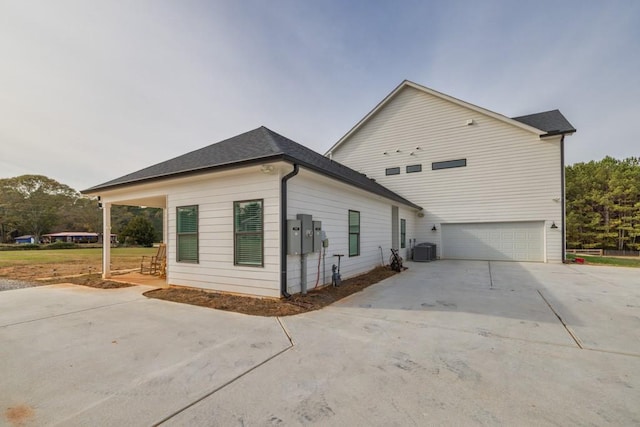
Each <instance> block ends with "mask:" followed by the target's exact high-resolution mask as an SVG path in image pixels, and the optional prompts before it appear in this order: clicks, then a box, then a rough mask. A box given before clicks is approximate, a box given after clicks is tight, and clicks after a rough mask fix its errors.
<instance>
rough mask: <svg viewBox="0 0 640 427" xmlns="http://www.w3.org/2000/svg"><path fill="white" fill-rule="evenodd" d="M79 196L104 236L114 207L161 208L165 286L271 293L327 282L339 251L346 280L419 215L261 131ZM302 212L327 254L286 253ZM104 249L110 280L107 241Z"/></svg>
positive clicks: (385, 252) (383, 253)
mask: <svg viewBox="0 0 640 427" xmlns="http://www.w3.org/2000/svg"><path fill="white" fill-rule="evenodd" d="M84 193H86V194H89V195H95V196H100V198H101V202H102V206H103V215H104V233H105V234H107V233H110V228H111V227H110V222H111V206H112V205H119V204H121V205H139V206H150V207H158V208H163V209H164V212H165V213H164V218H165V221H164V224H165V225H164V228H165V230H164V233H163V235H164V236H165V239H166V241H165V243H166V244H167V279H166V280H167V283H168V284H171V285H184V286H192V287H199V288H208V289H215V290H219V291H226V292H234V293H243V294H251V295H257V296H271V297H279V296H281V295H285V296H286V295H287V294H289V293H297V292H299V291H300V290H301V286H302V284H303V283H306V286H307V288H309V289H311V288H313V287H314V286H316V284H318V285H319V286H321V285H322V284H325V283H330V281H331V273H332V272H331V266H332V265H333V264H334V263H337V258H335V257H334V256H333V255H334V254H342V255H344V257H342V259H341V273H342V276H343V278H346V277H349V276H353V275H356V274H359V273H364V272H366V271H369V270H371V269H372V268H374V267H376V266H378V265H381V264H382V260H381V257H383V258H384V260H385V261H386V260H388V258H389V254H390V252H389V249H390V248H391V247H392V246H397V243H393V242H392V239H396V240H397V239H399V238H400V237H401V236H399V235H398V234H397V233H396V232H395V231H393V230H400V227H401V225H400V224H401V223H403V224H404V229H405V230H412V229H414V228H415V225H414V222H415V220H416V219H417V218H418V216H417V212H419V211H420V210H421V207H420V206H418V205H416V204H414V203H412V202H410V201H409V200H407V199H405V198H403V197H401V196H399V195H398V194H396V193H394V192H392V191H390V190H388V189H387V188H385V187H383V186H381V185H380V184H378V183H376V182H375V181H373V180H371V179H369V178H367V177H366V176H364V175H362V174H360V173H358V172H355V171H354V170H352V169H350V168H347V167H345V166H343V165H341V164H339V163H337V162H335V161H331V160H330V159H328V158H327V157H324V156H322V155H321V154H318V153H316V152H314V151H312V150H310V149H308V148H306V147H303V146H302V145H300V144H297V143H295V142H293V141H291V140H289V139H287V138H285V137H283V136H281V135H279V134H277V133H275V132H273V131H271V130H269V129H267V128H265V127H261V128H258V129H255V130H252V131H250V132H247V133H244V134H241V135H238V136H236V137H233V138H230V139H228V140H225V141H222V142H219V143H217V144H213V145H210V146H208V147H205V148H202V149H200V150H196V151H194V152H191V153H188V154H185V155H182V156H179V157H176V158H174V159H171V160H168V161H166V162H163V163H159V164H157V165H154V166H151V167H148V168H146V169H142V170H140V171H138V172H134V173H132V174H129V175H125V176H123V177H121V178H118V179H115V180H112V181H109V182H106V183H104V184H101V185H98V186H95V187H92V188H90V189H88V190H85V191H84ZM299 214H304V215H311V217H312V220H313V221H320V222H321V226H320V227H321V230H322V231H323V232H324V236H323V237H326V239H328V248H326V249H323V248H316V249H315V250H313V251H312V252H310V253H308V254H306V255H305V256H304V257H302V256H301V255H300V254H288V252H290V251H288V249H291V248H288V247H287V244H286V242H287V241H288V239H290V238H291V237H290V236H289V235H288V225H290V223H289V222H288V220H293V219H296V218H297V216H298V215H299ZM318 225H319V224H318ZM299 232H300V233H301V234H305V233H306V232H307V230H304V229H303V230H299ZM309 232H311V233H313V232H314V231H313V230H309ZM411 237H412V236H411ZM411 237H407V235H406V234H405V235H403V238H404V239H407V238H411ZM317 243H319V242H317ZM104 252H105V256H104V259H105V262H104V265H103V275H104V276H105V277H109V276H110V263H109V259H110V246H109V245H108V244H105V245H104ZM322 255H324V257H325V259H324V260H323V259H322ZM303 261H304V262H303ZM323 261H324V262H323ZM323 265H324V268H323ZM304 267H306V271H307V274H306V275H305V276H304V279H305V280H303V278H302V277H301V271H302V269H303V268H304Z"/></svg>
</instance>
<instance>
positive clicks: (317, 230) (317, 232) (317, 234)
mask: <svg viewBox="0 0 640 427" xmlns="http://www.w3.org/2000/svg"><path fill="white" fill-rule="evenodd" d="M313 252H322V221H313Z"/></svg>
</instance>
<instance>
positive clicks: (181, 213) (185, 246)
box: [176, 205, 198, 263]
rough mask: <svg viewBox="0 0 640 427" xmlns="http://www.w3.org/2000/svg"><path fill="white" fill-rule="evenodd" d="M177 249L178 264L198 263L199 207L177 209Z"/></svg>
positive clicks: (179, 207)
mask: <svg viewBox="0 0 640 427" xmlns="http://www.w3.org/2000/svg"><path fill="white" fill-rule="evenodd" d="M176 247H177V251H176V252H177V261H178V262H192V263H197V262H198V206H197V205H194V206H178V207H177V208H176Z"/></svg>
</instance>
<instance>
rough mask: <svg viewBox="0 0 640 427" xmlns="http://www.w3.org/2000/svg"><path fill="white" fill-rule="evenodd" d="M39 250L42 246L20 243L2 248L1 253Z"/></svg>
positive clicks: (0, 248) (0, 247)
mask: <svg viewBox="0 0 640 427" xmlns="http://www.w3.org/2000/svg"><path fill="white" fill-rule="evenodd" d="M38 249H40V245H38V244H36V243H20V244H15V245H2V246H0V251H33V250H38Z"/></svg>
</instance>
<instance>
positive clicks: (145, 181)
mask: <svg viewBox="0 0 640 427" xmlns="http://www.w3.org/2000/svg"><path fill="white" fill-rule="evenodd" d="M284 157H285V156H284V155H283V154H276V155H271V156H263V157H255V158H253V159H247V160H242V161H234V162H232V163H224V164H221V165H215V166H207V167H204V168H200V169H192V170H187V171H180V172H174V173H168V174H164V175H156V176H152V177H148V178H142V179H137V180H134V181H126V182H120V183H117V184H112V185H102V184H101V185H97V186H95V187H91V188H88V189H86V190H82V191H80V193H82V194H86V195H97V194H99V193H100V192H102V191H110V190H114V189H117V188H123V187H129V186H133V185H139V184H148V183H150V182H155V181H163V180H166V179H172V178H182V177H187V176H195V175H203V174H207V173H210V172H214V171H220V170H229V169H235V168H237V167H239V166H250V165H253V164H259V163H264V162H267V161H268V162H272V161H277V160H282V159H283V158H284Z"/></svg>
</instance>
